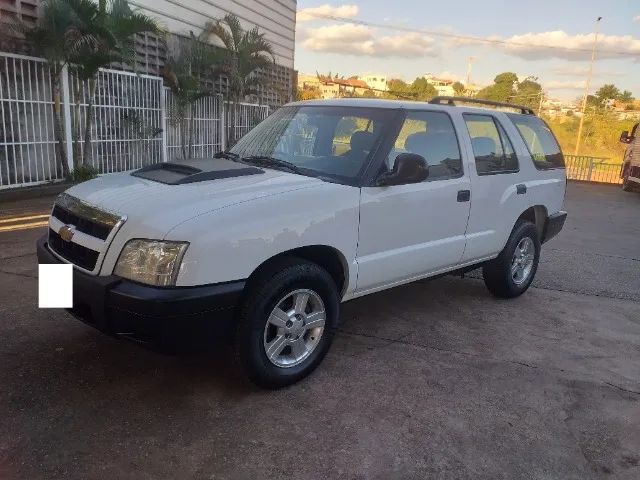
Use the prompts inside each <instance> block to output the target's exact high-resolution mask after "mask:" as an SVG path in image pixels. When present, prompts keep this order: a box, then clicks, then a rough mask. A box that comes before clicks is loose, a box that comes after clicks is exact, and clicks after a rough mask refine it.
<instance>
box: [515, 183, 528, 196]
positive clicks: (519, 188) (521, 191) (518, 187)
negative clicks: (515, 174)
mask: <svg viewBox="0 0 640 480" xmlns="http://www.w3.org/2000/svg"><path fill="white" fill-rule="evenodd" d="M516 193H517V194H518V195H524V194H525V193H527V186H526V185H525V184H524V183H519V184H518V185H516Z"/></svg>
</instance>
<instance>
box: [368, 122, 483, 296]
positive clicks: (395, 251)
mask: <svg viewBox="0 0 640 480" xmlns="http://www.w3.org/2000/svg"><path fill="white" fill-rule="evenodd" d="M404 152H411V153H417V154H419V155H422V156H423V157H424V158H425V159H426V160H427V163H428V164H429V177H428V179H427V180H426V181H424V182H422V183H414V184H409V185H395V186H384V187H363V188H362V193H361V201H360V231H359V237H358V238H359V241H358V252H357V262H358V281H357V292H358V293H365V292H371V291H375V290H380V289H383V288H385V287H388V286H392V285H394V284H400V283H403V282H407V281H410V280H413V279H417V278H420V277H423V276H426V275H429V274H434V273H437V272H438V271H443V270H446V269H448V268H450V267H452V266H455V265H456V264H458V263H459V262H460V260H461V258H462V255H463V252H464V248H465V230H466V227H467V220H468V218H469V205H470V193H471V192H470V190H471V185H470V182H469V177H468V175H467V173H466V172H465V171H464V169H463V162H462V157H461V153H460V146H459V143H458V139H457V135H456V132H455V129H454V126H453V123H452V121H451V118H450V117H449V115H448V114H447V113H444V112H439V111H409V112H408V113H407V116H406V118H405V120H404V123H403V126H402V128H401V130H400V133H399V135H398V138H397V140H396V142H395V145H394V148H393V149H392V150H391V153H390V154H389V157H388V159H387V168H389V169H391V168H392V167H393V164H394V163H395V159H396V157H397V156H398V155H399V154H400V153H404Z"/></svg>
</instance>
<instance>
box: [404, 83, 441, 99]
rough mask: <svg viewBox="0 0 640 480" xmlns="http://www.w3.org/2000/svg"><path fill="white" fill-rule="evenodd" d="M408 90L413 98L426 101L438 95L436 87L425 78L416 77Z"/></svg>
mask: <svg viewBox="0 0 640 480" xmlns="http://www.w3.org/2000/svg"><path fill="white" fill-rule="evenodd" d="M410 92H411V94H412V95H413V97H414V99H415V100H419V101H427V100H431V99H432V98H433V97H435V96H436V95H438V91H437V90H436V88H435V87H434V86H433V85H431V84H430V83H429V82H428V81H427V79H426V78H424V77H418V78H416V79H415V80H414V81H413V83H412V84H411V88H410Z"/></svg>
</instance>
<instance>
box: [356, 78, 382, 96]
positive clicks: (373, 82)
mask: <svg viewBox="0 0 640 480" xmlns="http://www.w3.org/2000/svg"><path fill="white" fill-rule="evenodd" d="M359 78H360V80H362V81H364V82H365V83H366V84H367V85H368V86H369V88H370V89H371V90H373V91H374V92H375V94H376V95H382V93H383V92H386V91H387V90H389V87H388V85H387V76H386V75H381V74H377V75H376V74H371V75H362V76H361V77H359Z"/></svg>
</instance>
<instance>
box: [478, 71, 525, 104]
mask: <svg viewBox="0 0 640 480" xmlns="http://www.w3.org/2000/svg"><path fill="white" fill-rule="evenodd" d="M517 86H518V76H517V75H516V74H515V73H513V72H504V73H501V74H499V75H496V77H495V78H494V79H493V85H489V86H488V87H485V88H483V89H482V90H480V91H479V92H478V95H477V97H478V98H482V99H485V100H493V101H496V102H507V101H509V99H511V98H513V97H514V96H515V95H516V88H517Z"/></svg>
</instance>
